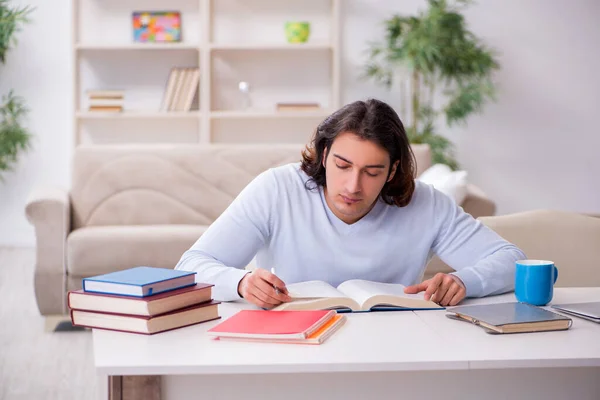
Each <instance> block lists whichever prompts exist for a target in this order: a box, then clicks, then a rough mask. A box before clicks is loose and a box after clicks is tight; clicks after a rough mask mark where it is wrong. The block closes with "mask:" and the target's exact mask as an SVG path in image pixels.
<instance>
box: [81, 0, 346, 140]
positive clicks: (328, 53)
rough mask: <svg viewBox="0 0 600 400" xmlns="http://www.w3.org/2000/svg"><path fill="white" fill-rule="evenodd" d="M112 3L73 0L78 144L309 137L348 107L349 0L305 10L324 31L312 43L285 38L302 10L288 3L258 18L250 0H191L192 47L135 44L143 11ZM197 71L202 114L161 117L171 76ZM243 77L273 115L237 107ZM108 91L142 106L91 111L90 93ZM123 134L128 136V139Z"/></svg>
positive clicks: (187, 43) (187, 28)
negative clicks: (304, 104) (344, 80)
mask: <svg viewBox="0 0 600 400" xmlns="http://www.w3.org/2000/svg"><path fill="white" fill-rule="evenodd" d="M105 3H106V2H103V1H98V0H85V1H82V0H71V5H72V7H71V15H72V26H71V29H72V41H71V53H72V59H73V65H72V67H73V98H74V102H73V105H72V108H71V116H72V119H73V122H74V124H73V125H74V136H75V137H74V143H75V145H76V146H78V145H80V144H82V143H84V142H90V143H96V141H95V138H96V137H99V138H100V139H99V140H98V141H97V142H98V143H99V144H100V143H105V140H111V141H114V142H115V143H136V142H138V141H139V142H145V141H147V140H148V141H151V140H155V138H160V139H156V140H163V137H166V140H180V139H177V138H183V139H181V140H192V141H194V143H195V142H196V141H197V142H199V143H206V144H210V143H218V142H219V141H226V139H223V138H228V137H230V138H231V137H233V138H234V139H235V140H241V141H242V142H247V141H249V142H252V141H256V142H257V143H261V142H262V143H266V140H272V139H273V140H279V134H277V135H275V134H274V133H275V132H281V131H289V132H288V134H289V135H292V136H293V135H302V134H303V133H302V132H304V131H305V130H306V129H312V128H311V127H312V125H314V123H315V122H317V121H319V120H323V119H324V118H326V117H327V116H329V115H331V113H332V112H333V110H335V109H338V108H339V107H340V106H341V98H340V97H341V90H340V89H341V41H340V33H341V18H342V13H341V7H342V3H343V0H327V1H318V2H310V3H311V4H306V5H305V4H303V5H302V8H301V9H302V10H305V11H306V13H303V15H304V14H305V15H306V18H309V19H310V22H311V24H313V25H311V26H313V27H314V29H313V28H311V30H312V32H311V36H310V37H309V39H308V42H307V43H287V42H286V41H285V38H286V37H285V35H284V32H283V30H282V28H283V26H284V23H285V22H286V21H288V20H290V19H291V18H295V17H293V16H294V15H295V14H297V10H298V8H297V7H296V6H293V7H290V8H289V9H288V7H287V6H285V5H284V2H282V4H281V5H278V6H277V7H274V9H273V10H265V9H264V7H262V6H261V7H257V8H256V9H255V10H253V11H256V12H253V13H250V14H252V15H247V14H246V13H244V11H245V10H246V8H247V5H246V2H241V1H240V2H219V1H218V0H217V1H215V0H191V1H183V2H181V4H180V6H181V7H179V8H181V13H182V17H183V18H184V22H183V24H184V26H183V32H182V37H183V38H184V41H183V42H176V43H135V42H133V41H132V40H133V39H132V36H131V34H132V32H131V29H132V27H131V19H130V15H129V12H130V11H133V10H134V8H135V7H136V6H135V5H128V2H126V1H120V2H117V3H119V4H118V7H116V3H115V4H112V3H113V2H110V3H111V4H105ZM120 3H123V4H120ZM136 3H139V2H136ZM152 3H153V5H154V6H156V7H157V8H163V9H164V8H169V4H170V2H168V1H167V0H154V1H152ZM224 3H232V4H224ZM235 3H238V4H235ZM313 3H314V4H313ZM161 5H162V6H161ZM159 6H160V7H159ZM163 6H164V7H163ZM251 8H252V7H251ZM262 12H268V13H269V14H268V17H269V18H263V16H261V15H260V14H261V13H262ZM297 18H300V17H299V16H297ZM239 25H242V27H240V26H239ZM263 26H264V28H263ZM244 27H245V29H247V32H249V33H250V34H246V35H244V33H241V34H240V33H238V32H234V31H235V30H236V29H238V28H239V29H240V32H244ZM239 35H244V36H241V37H240V36H239ZM263 40H264V41H266V43H265V42H263ZM269 41H271V42H270V43H269ZM187 67H190V68H191V67H194V68H199V70H200V82H199V84H198V93H197V99H194V108H197V107H196V104H198V106H199V107H200V109H199V110H197V109H196V110H194V111H187V112H186V111H158V107H156V105H157V104H162V103H163V101H164V94H165V92H166V91H167V89H168V84H169V77H170V72H171V71H172V70H173V68H187ZM240 81H248V82H249V83H250V85H251V87H252V90H253V92H252V95H253V96H254V98H253V103H252V104H254V105H256V106H257V107H258V106H259V105H260V106H264V107H265V109H258V108H257V109H252V110H242V109H240V110H236V109H235V108H236V107H238V104H239V103H238V100H239V91H238V90H237V84H234V83H237V82H240ZM178 83H179V82H178ZM172 87H173V86H171V88H172ZM104 88H106V89H108V88H119V89H122V90H123V91H124V92H125V95H124V96H125V99H127V100H128V102H127V104H130V105H132V106H133V105H135V106H136V107H138V108H139V109H138V110H130V109H127V110H125V111H122V112H99V111H88V110H87V107H88V105H89V101H86V100H87V97H86V96H87V95H86V91H88V90H91V89H97V90H102V89H104ZM290 93H293V94H294V95H293V96H291V95H290ZM296 97H297V99H295V98H296ZM282 98H292V100H290V101H291V102H294V101H302V100H303V99H304V100H306V99H310V101H311V102H316V103H319V104H324V105H327V108H326V109H318V110H307V111H291V110H290V111H277V110H276V109H275V107H274V104H275V103H276V102H277V101H279V100H280V99H282ZM271 105H273V107H272V108H271ZM153 107H156V108H155V109H154V110H153ZM213 110H214V111H213ZM119 121H122V122H119ZM113 122H115V124H114V125H115V129H114V130H115V132H110V133H111V134H112V136H111V137H110V138H108V139H107V138H106V137H105V135H103V132H105V131H106V129H107V128H108V127H110V128H111V129H112V127H111V126H110V124H111V123H113ZM171 124H172V125H173V126H174V129H173V130H174V131H175V135H170V130H169V129H167V131H169V132H168V133H169V135H167V136H164V131H165V129H164V126H165V125H167V126H170V125H171ZM239 125H241V126H245V125H248V132H249V134H247V135H244V136H243V137H242V136H237V137H236V136H235V135H236V134H237V132H238V130H239V129H238V128H239ZM121 130H123V131H128V134H127V135H118V134H117V131H121ZM131 132H135V134H131ZM177 135H178V136H177Z"/></svg>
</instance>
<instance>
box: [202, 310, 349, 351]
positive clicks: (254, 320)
mask: <svg viewBox="0 0 600 400" xmlns="http://www.w3.org/2000/svg"><path fill="white" fill-rule="evenodd" d="M345 321H346V316H345V315H343V314H338V313H337V312H336V311H335V310H316V311H268V310H242V311H239V312H237V313H236V314H234V315H233V316H231V317H229V318H228V319H226V320H225V321H223V322H221V323H220V324H218V325H216V326H214V327H212V328H211V329H209V330H208V331H207V334H208V335H209V336H213V337H214V338H216V339H219V340H242V341H249V342H274V343H288V344H321V343H323V342H324V341H325V340H327V338H329V337H330V336H331V335H332V334H333V333H334V332H336V331H337V330H338V329H339V328H340V327H341V326H342V325H343V324H344V322H345Z"/></svg>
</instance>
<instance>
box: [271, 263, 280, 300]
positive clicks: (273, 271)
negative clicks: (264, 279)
mask: <svg viewBox="0 0 600 400" xmlns="http://www.w3.org/2000/svg"><path fill="white" fill-rule="evenodd" d="M271 273H272V274H273V275H275V268H271ZM273 289H275V293H277V294H279V289H277V286H275V285H273Z"/></svg>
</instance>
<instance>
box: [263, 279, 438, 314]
mask: <svg viewBox="0 0 600 400" xmlns="http://www.w3.org/2000/svg"><path fill="white" fill-rule="evenodd" d="M404 288H405V286H404V285H400V284H395V283H379V282H372V281H365V280H359V279H353V280H349V281H346V282H343V283H341V284H340V285H338V287H337V288H335V287H333V286H331V285H329V284H328V283H326V282H323V281H308V282H299V283H292V284H289V285H287V289H288V292H289V294H290V296H291V297H292V301H290V302H288V303H283V304H281V305H279V306H277V307H275V308H274V309H273V310H276V311H281V310H324V309H337V310H339V311H354V312H358V311H384V310H401V309H419V310H423V309H443V308H444V307H442V306H440V305H438V304H436V303H434V302H432V301H428V300H425V298H424V292H421V293H417V294H406V293H404Z"/></svg>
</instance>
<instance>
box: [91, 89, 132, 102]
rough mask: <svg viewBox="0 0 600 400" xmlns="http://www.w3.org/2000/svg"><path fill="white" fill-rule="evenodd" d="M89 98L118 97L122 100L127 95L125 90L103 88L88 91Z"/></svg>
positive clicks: (117, 98)
mask: <svg viewBox="0 0 600 400" xmlns="http://www.w3.org/2000/svg"><path fill="white" fill-rule="evenodd" d="M86 94H87V95H88V98H89V99H116V100H121V99H123V98H124V97H125V91H124V90H110V89H108V90H102V89H90V90H87V91H86Z"/></svg>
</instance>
